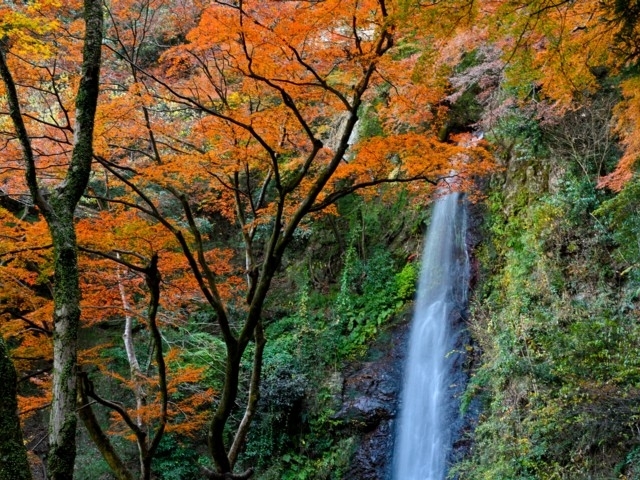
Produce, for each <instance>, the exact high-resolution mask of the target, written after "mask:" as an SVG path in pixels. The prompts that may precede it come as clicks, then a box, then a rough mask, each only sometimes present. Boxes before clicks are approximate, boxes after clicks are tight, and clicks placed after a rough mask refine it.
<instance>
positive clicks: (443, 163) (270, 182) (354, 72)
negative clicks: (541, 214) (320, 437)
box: [89, 1, 490, 478]
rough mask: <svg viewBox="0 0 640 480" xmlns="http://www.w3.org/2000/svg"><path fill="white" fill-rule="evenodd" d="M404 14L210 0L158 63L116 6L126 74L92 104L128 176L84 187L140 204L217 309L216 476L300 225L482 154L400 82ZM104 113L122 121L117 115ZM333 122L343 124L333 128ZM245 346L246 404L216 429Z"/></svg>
mask: <svg viewBox="0 0 640 480" xmlns="http://www.w3.org/2000/svg"><path fill="white" fill-rule="evenodd" d="M149 8H156V9H158V10H153V12H154V13H149V15H152V14H157V15H159V14H161V13H162V10H161V4H154V5H151V4H150V3H144V6H143V10H144V11H145V12H151V11H150V10H148V9H149ZM158 12H160V13H158ZM406 14H407V12H405V11H403V9H402V5H401V4H396V3H395V2H383V1H369V2H336V1H326V2H312V3H309V2H247V1H245V2H228V3H227V2H216V3H215V4H213V5H210V6H208V7H207V8H205V9H204V10H203V11H202V13H201V16H200V21H199V23H198V24H197V25H196V26H195V27H194V28H193V29H192V30H191V31H190V32H189V33H188V35H187V42H186V43H180V44H179V45H177V46H175V47H173V48H171V49H169V50H167V51H166V52H163V53H162V55H161V56H160V58H159V62H158V65H154V64H150V63H146V62H147V61H146V60H144V61H143V60H136V59H135V56H136V55H137V54H136V53H135V52H140V51H141V50H142V49H143V45H142V44H139V43H136V42H137V41H139V38H140V37H139V36H136V35H129V34H128V32H129V31H128V30H127V29H126V28H124V27H122V26H121V27H118V24H117V21H116V20H115V15H114V22H115V23H114V26H113V29H112V30H110V33H109V34H110V35H111V37H110V38H111V40H110V43H109V45H113V47H112V49H113V53H114V54H115V55H116V56H117V57H120V60H121V62H122V64H123V65H124V66H123V67H122V70H121V71H125V70H126V71H127V72H128V73H127V77H126V78H125V77H120V79H121V84H120V85H119V89H118V94H114V95H113V97H112V98H111V101H110V102H106V103H105V104H104V105H103V110H102V112H117V113H118V116H117V117H115V118H116V119H117V120H110V119H109V118H108V117H107V116H106V115H107V114H106V113H105V121H104V122H103V130H101V140H100V142H99V147H98V148H97V159H98V161H99V163H100V164H101V166H102V167H103V168H104V172H105V173H104V175H105V178H106V177H107V176H109V177H110V178H111V179H112V181H113V180H118V181H119V182H120V184H121V185H123V186H125V187H126V188H127V190H126V193H124V194H117V195H116V194H111V193H109V192H107V191H106V190H105V189H103V193H97V192H96V193H95V194H90V195H89V197H90V198H94V199H95V200H96V201H101V202H107V203H110V204H112V205H113V208H112V209H111V210H110V211H109V215H111V216H112V218H113V220H111V221H112V222H114V223H120V222H121V221H122V220H119V218H124V217H123V216H126V217H127V218H131V212H136V211H137V212H138V213H137V214H136V215H138V216H140V215H142V216H143V218H145V219H148V220H147V221H149V222H150V224H152V225H157V226H160V227H163V228H164V229H165V231H167V232H169V233H170V234H171V235H172V236H173V237H174V241H175V242H176V244H175V246H174V247H172V248H173V252H175V251H176V250H175V247H176V246H177V247H179V249H180V251H181V253H182V255H183V259H182V261H183V262H185V264H186V266H187V267H188V269H189V278H188V279H187V283H185V284H184V285H183V287H184V288H185V292H189V295H188V296H189V297H190V298H191V299H192V300H191V302H193V303H195V304H200V305H203V304H204V305H208V306H209V308H210V309H211V311H212V312H213V313H212V315H211V317H212V318H211V320H212V321H213V322H215V324H216V326H217V331H218V332H219V334H220V336H221V337H222V339H223V340H224V344H225V348H226V367H225V376H224V385H223V388H222V391H221V392H220V395H219V396H218V398H217V403H216V407H215V411H214V413H213V418H212V419H211V423H210V425H209V429H208V445H209V453H210V455H211V457H212V459H213V461H214V463H215V465H216V469H217V471H216V472H213V471H210V472H208V475H209V476H210V477H212V478H216V477H221V478H222V477H225V476H226V477H225V478H227V477H229V478H246V477H248V476H250V475H251V473H252V472H251V470H248V471H246V472H244V473H241V474H236V475H235V476H234V477H231V476H232V473H231V472H233V470H234V466H235V464H236V462H237V460H238V455H239V453H240V449H241V447H242V445H243V443H244V439H245V437H246V434H247V431H248V428H249V425H250V423H251V419H252V417H253V415H254V413H255V411H256V408H257V404H258V401H259V387H260V377H261V365H262V355H263V351H264V344H265V341H266V339H265V337H264V325H263V319H262V310H263V307H264V302H265V300H266V298H267V295H268V292H269V290H270V287H271V282H272V280H273V278H274V276H275V275H276V274H277V272H278V270H279V268H280V266H281V262H282V259H283V256H284V254H285V252H286V250H287V248H288V246H289V245H290V244H291V242H292V240H293V239H294V238H295V235H296V233H297V231H298V229H300V228H304V226H305V222H308V219H309V217H310V216H311V215H317V214H319V213H320V212H323V211H329V212H330V211H331V207H332V205H333V204H334V203H335V202H336V201H337V200H339V199H340V198H342V197H343V196H345V195H348V194H351V193H353V192H355V191H358V190H361V189H364V188H367V187H375V186H376V185H381V184H384V183H391V182H394V183H399V182H417V181H422V183H423V184H424V182H428V183H430V184H432V185H435V184H437V183H438V181H439V180H440V179H442V178H445V177H449V176H451V175H452V172H453V171H454V170H455V171H457V172H458V173H457V174H454V175H457V176H459V177H460V178H464V179H468V178H469V177H470V176H471V174H473V173H482V172H486V171H487V170H488V169H489V168H490V162H488V161H487V159H488V157H487V156H486V155H484V154H483V153H482V152H483V150H482V149H480V148H464V147H463V146H459V145H456V144H452V143H445V142H439V141H438V140H437V139H436V138H435V134H434V133H433V131H434V129H435V128H436V125H437V112H436V113H434V112H433V110H432V105H433V103H434V102H435V100H436V99H437V97H438V92H430V91H429V89H427V88H423V89H420V88H418V86H416V89H417V90H418V91H417V92H416V91H414V90H412V88H411V82H410V80H408V79H407V78H406V74H407V71H408V70H407V69H408V68H410V67H411V66H412V62H413V64H414V63H415V61H416V60H417V56H414V57H413V58H411V59H409V60H407V59H400V60H398V61H394V58H393V57H392V56H391V55H390V52H392V51H393V47H394V45H395V43H396V41H397V32H399V28H398V26H399V23H398V22H400V21H401V20H402V18H403V17H404V16H406ZM122 25H125V26H126V25H129V24H127V23H126V22H125V23H123V24H122ZM156 34H157V35H160V34H158V33H156ZM384 90H387V93H386V96H387V98H388V101H387V102H386V103H387V104H386V105H381V106H380V107H379V112H378V113H379V115H380V116H381V118H382V117H384V116H385V111H388V112H389V113H387V118H388V119H389V122H388V125H387V130H386V131H387V134H386V135H385V136H384V137H376V138H371V139H367V140H364V141H362V142H360V143H359V144H358V146H357V147H356V148H355V149H354V148H353V147H352V142H350V138H351V137H352V135H353V134H354V132H355V130H356V124H357V121H358V118H359V112H360V111H361V109H362V108H363V103H364V102H368V101H371V100H373V99H374V97H375V96H376V95H378V94H379V92H381V91H384ZM396 93H397V94H396ZM421 94H424V95H423V96H421ZM410 97H411V99H410V100H409V98H410ZM417 118H421V123H420V124H418V125H417V126H414V125H412V121H415V119H417ZM338 119H340V120H341V121H338ZM116 121H117V122H118V124H119V125H120V126H122V125H127V129H122V128H120V129H118V130H115V129H114V128H113V127H112V126H111V125H113V124H115V122H116ZM111 122H113V123H111ZM178 123H179V124H180V128H176V124H178ZM331 123H340V124H341V125H340V128H339V129H338V131H337V132H334V135H333V136H332V135H330V134H329V130H330V129H329V128H328V125H329V124H331ZM400 132H402V133H400ZM335 133H337V134H335ZM330 137H333V138H330ZM89 221H90V220H89ZM94 228H100V225H99V223H97V224H96V226H95V227H94ZM223 231H224V232H230V231H235V233H233V235H238V236H239V238H240V239H241V242H242V244H241V247H240V249H236V250H235V252H234V251H232V252H231V254H232V256H231V257H229V256H228V255H227V254H225V249H220V248H218V242H217V241H216V235H220V234H221V233H222V232H223ZM138 234H139V235H140V236H144V231H139V233H138ZM227 234H228V233H227ZM145 238H146V239H147V241H148V242H153V240H152V238H151V237H145ZM232 238H233V237H232ZM123 241H127V240H126V239H123ZM136 248H139V247H138V246H136V245H132V244H131V242H129V246H128V247H127V248H117V249H116V250H112V251H111V252H112V255H115V253H117V252H118V251H119V252H129V253H123V256H125V257H126V256H127V255H131V253H130V252H132V251H135V249H136ZM167 253H169V252H167ZM174 254H175V253H171V254H170V255H172V256H173V255H174ZM239 256H241V258H242V264H238V263H236V262H235V259H237V258H238V257H239ZM234 257H235V258H234ZM161 259H162V255H161ZM229 259H233V260H234V261H232V262H231V263H229ZM223 262H225V263H223ZM166 267H169V265H166ZM160 269H161V270H162V266H160ZM241 276H244V281H241ZM196 306H197V305H193V304H192V305H188V306H187V308H194V307H196ZM200 308H202V307H200ZM250 347H251V348H250ZM249 350H250V351H251V354H252V355H253V361H252V365H253V366H252V369H251V373H250V375H249V380H248V386H247V388H248V394H247V403H246V405H245V407H244V408H245V411H244V415H243V418H242V419H241V420H240V422H239V423H238V424H237V425H235V426H234V428H235V434H234V435H233V439H232V440H231V441H230V442H229V443H226V441H225V430H226V429H227V428H228V427H229V425H228V424H229V420H230V415H231V412H232V410H233V409H234V408H235V404H236V402H237V401H238V395H239V390H240V388H241V361H242V359H243V356H244V355H245V353H246V352H247V351H249Z"/></svg>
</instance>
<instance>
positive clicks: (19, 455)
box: [0, 337, 31, 480]
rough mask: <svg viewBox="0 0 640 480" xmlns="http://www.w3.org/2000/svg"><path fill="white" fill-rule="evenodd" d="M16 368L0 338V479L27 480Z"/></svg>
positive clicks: (29, 473)
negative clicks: (17, 398)
mask: <svg viewBox="0 0 640 480" xmlns="http://www.w3.org/2000/svg"><path fill="white" fill-rule="evenodd" d="M17 381H18V379H17V377H16V370H15V368H13V363H12V362H11V359H10V358H9V355H8V352H7V347H6V345H5V344H4V340H2V337H0V384H1V385H2V389H3V391H2V395H0V480H31V470H30V469H29V462H28V461H27V449H26V448H25V446H24V442H23V441H22V430H21V429H20V419H19V418H18V402H17V400H16V385H17Z"/></svg>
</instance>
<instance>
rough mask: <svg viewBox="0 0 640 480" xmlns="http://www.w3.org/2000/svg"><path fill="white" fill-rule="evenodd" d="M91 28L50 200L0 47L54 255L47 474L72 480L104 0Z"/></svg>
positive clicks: (92, 4)
mask: <svg viewBox="0 0 640 480" xmlns="http://www.w3.org/2000/svg"><path fill="white" fill-rule="evenodd" d="M84 19H85V24H86V29H85V37H84V47H83V60H82V77H81V79H80V86H79V88H78V93H77V95H76V122H75V128H74V144H73V151H72V154H71V161H70V164H69V169H68V171H67V174H66V176H65V178H64V180H63V181H62V183H60V184H59V185H57V186H56V187H55V188H54V189H53V190H52V193H51V195H50V196H49V197H45V195H43V192H42V190H41V186H40V182H39V179H38V174H37V170H36V157H35V155H34V151H33V149H32V146H31V139H30V137H29V134H28V132H27V129H26V126H25V123H24V120H23V118H22V114H21V111H20V102H19V97H18V93H17V90H16V85H15V82H14V80H13V77H12V75H11V72H10V70H9V68H8V66H7V63H6V60H5V58H6V53H7V51H6V50H7V46H6V45H5V44H4V42H3V45H0V76H1V77H2V80H3V82H4V84H5V87H6V96H7V103H8V105H9V110H10V116H11V120H12V122H13V125H14V127H15V130H16V134H17V137H18V140H19V141H20V145H21V147H22V153H23V160H24V163H25V167H26V180H27V184H28V186H29V190H30V192H31V196H32V197H33V200H34V203H35V204H36V205H37V206H38V209H39V210H40V212H41V213H42V214H43V216H44V218H45V220H46V221H47V225H48V227H49V231H50V233H51V237H52V241H53V252H54V272H55V273H54V286H53V301H54V314H53V320H54V335H53V347H54V353H53V399H52V403H51V416H50V423H49V446H50V450H49V456H48V459H49V460H48V475H49V478H51V479H52V480H69V479H72V478H73V467H74V463H75V455H76V440H75V436H76V426H77V417H76V400H77V399H76V395H77V372H76V362H77V336H78V328H79V325H80V286H79V274H78V253H77V242H76V233H75V226H74V223H73V217H74V212H75V209H76V206H77V204H78V202H79V201H80V198H81V197H82V194H83V193H84V190H85V188H86V186H87V183H88V182H89V175H90V173H91V162H92V159H93V130H94V120H95V113H96V108H97V102H98V92H99V75H100V65H101V49H102V37H103V12H102V2H101V0H85V1H84Z"/></svg>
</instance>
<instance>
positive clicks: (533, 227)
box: [456, 91, 640, 479]
mask: <svg viewBox="0 0 640 480" xmlns="http://www.w3.org/2000/svg"><path fill="white" fill-rule="evenodd" d="M614 95H615V92H614V91H603V92H601V93H600V94H599V95H597V96H595V97H592V98H589V99H585V102H587V103H585V104H584V105H583V106H581V107H579V108H577V109H576V110H575V111H572V112H567V113H565V114H563V115H560V116H557V117H555V118H554V119H553V121H550V120H549V119H546V120H545V119H544V118H541V117H539V116H536V115H531V114H530V112H527V111H523V110H518V109H514V110H513V111H512V113H511V114H510V115H508V116H506V117H504V118H503V119H502V120H501V121H499V122H497V123H496V124H495V125H494V128H495V131H494V133H493V135H495V137H494V138H495V139H496V140H497V141H496V145H497V153H498V154H499V155H502V161H503V164H504V170H503V172H501V173H499V174H497V175H495V176H493V178H492V179H491V181H490V182H489V185H488V187H487V188H486V190H485V191H486V199H485V200H484V202H483V203H484V205H485V207H486V215H485V219H484V226H483V228H482V242H481V244H480V246H479V248H478V250H477V257H478V266H479V268H478V272H479V274H478V280H477V288H476V291H475V296H474V300H473V302H472V308H471V315H470V319H469V329H470V331H471V333H472V336H473V339H474V342H475V344H476V345H477V347H478V349H479V351H481V352H482V353H481V355H480V357H479V362H478V364H477V365H476V367H475V369H474V371H473V373H472V375H473V377H472V380H471V383H470V386H469V388H468V389H467V393H466V395H465V399H464V401H463V403H464V404H466V403H468V402H471V401H473V400H475V401H478V400H480V401H481V403H482V414H481V417H480V422H479V424H478V426H477V428H476V429H475V432H474V433H473V435H472V441H473V447H472V449H471V453H470V455H469V456H467V458H466V459H465V460H463V461H462V462H460V463H459V464H458V465H457V467H456V471H457V472H458V474H459V475H460V478H467V479H480V478H505V479H507V478H508V479H533V478H567V479H584V478H592V479H612V478H636V476H637V475H638V460H639V459H640V455H638V451H639V445H640V439H639V438H638V435H637V433H636V432H637V421H638V418H640V410H639V409H638V402H637V400H638V398H640V397H639V394H640V390H638V385H639V383H638V381H639V380H640V377H639V376H638V372H639V371H640V370H639V369H638V367H639V366H640V355H638V347H639V346H640V344H639V342H638V339H639V338H640V336H639V334H640V329H639V328H640V327H639V322H638V320H639V318H640V308H639V307H640V305H639V302H638V296H639V295H638V294H639V293H640V290H639V286H640V275H639V270H638V258H640V257H639V256H638V246H639V245H640V243H639V242H638V239H640V237H639V235H640V229H638V226H639V223H638V220H639V218H638V210H637V201H638V198H639V197H638V191H639V189H638V186H637V185H638V183H637V180H635V181H632V182H631V184H629V185H628V186H627V187H626V188H625V189H624V190H623V191H622V192H620V193H617V194H614V193H612V192H610V191H607V190H604V189H600V188H598V186H597V180H598V178H599V176H600V175H603V174H605V173H606V172H607V171H610V170H611V169H612V168H613V167H614V165H615V163H616V161H617V158H618V155H619V153H618V150H617V147H616V142H615V138H613V137H612V136H611V133H610V130H609V127H610V125H611V118H612V117H611V116H612V109H611V105H612V97H613V96H614ZM504 132H508V133H509V134H510V135H511V136H510V137H507V136H506V135H503V134H504ZM513 132H520V134H519V135H512V134H513ZM489 139H490V141H491V137H489Z"/></svg>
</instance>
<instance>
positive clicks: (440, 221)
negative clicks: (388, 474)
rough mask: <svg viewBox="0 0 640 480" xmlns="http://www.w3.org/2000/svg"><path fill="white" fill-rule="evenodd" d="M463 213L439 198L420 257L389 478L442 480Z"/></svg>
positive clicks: (464, 279)
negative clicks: (418, 280) (391, 474)
mask: <svg viewBox="0 0 640 480" xmlns="http://www.w3.org/2000/svg"><path fill="white" fill-rule="evenodd" d="M465 235H466V212H465V208H464V204H463V199H462V197H461V196H460V195H459V194H450V195H447V196H446V197H443V198H441V199H439V200H438V201H437V202H436V204H435V206H434V208H433V214H432V218H431V224H430V226H429V231H428V233H427V238H426V241H425V246H424V253H423V256H422V270H421V273H420V282H419V286H418V295H417V299H416V306H415V311H414V317H413V323H412V326H411V333H410V338H409V353H408V357H407V362H406V366H405V379H404V386H403V391H402V397H401V398H402V400H401V401H402V403H401V411H400V418H399V423H398V427H397V431H396V441H395V453H394V462H393V479H394V480H443V479H444V478H445V477H446V473H447V463H448V462H447V459H448V457H449V454H450V452H451V444H452V430H453V428H454V427H453V425H454V424H455V423H456V422H455V418H456V417H457V416H456V403H455V399H454V390H455V389H454V388H452V387H451V383H452V381H453V380H452V375H451V373H452V366H453V364H454V361H455V358H454V357H455V356H456V355H457V354H456V353H454V352H453V351H454V349H455V346H456V339H457V329H456V328H454V327H452V325H451V323H452V321H454V320H458V319H459V317H460V314H461V312H462V310H463V309H464V306H465V303H466V292H467V283H468V272H469V266H468V264H469V262H468V258H467V252H466V245H465Z"/></svg>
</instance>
